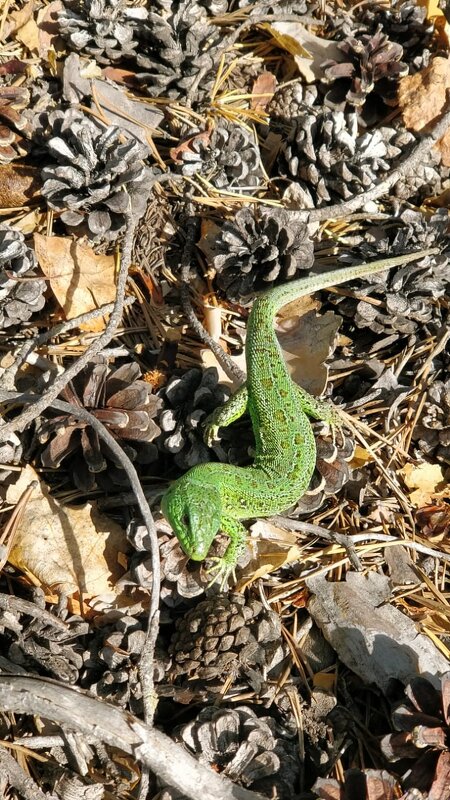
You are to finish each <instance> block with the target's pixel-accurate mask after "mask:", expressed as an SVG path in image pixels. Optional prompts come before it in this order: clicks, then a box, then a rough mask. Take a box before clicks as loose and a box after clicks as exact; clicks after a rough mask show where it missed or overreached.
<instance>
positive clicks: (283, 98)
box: [267, 80, 318, 125]
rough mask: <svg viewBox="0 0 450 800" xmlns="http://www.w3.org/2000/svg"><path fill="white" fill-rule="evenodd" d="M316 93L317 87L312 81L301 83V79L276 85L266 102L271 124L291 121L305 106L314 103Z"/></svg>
mask: <svg viewBox="0 0 450 800" xmlns="http://www.w3.org/2000/svg"><path fill="white" fill-rule="evenodd" d="M317 94H318V93H317V88H316V86H315V85H314V84H313V83H311V84H310V83H303V81H302V80H295V81H290V82H289V83H285V84H283V85H282V86H280V87H278V89H277V90H276V91H275V93H274V95H273V97H272V98H271V100H270V102H269V103H268V104H267V113H268V114H269V116H270V121H271V125H272V124H273V123H282V124H283V123H291V122H292V120H293V119H294V118H295V117H297V116H298V115H299V114H300V113H302V112H303V111H304V109H305V107H307V106H312V105H314V103H315V102H316V100H317Z"/></svg>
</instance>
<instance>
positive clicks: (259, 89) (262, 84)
mask: <svg viewBox="0 0 450 800" xmlns="http://www.w3.org/2000/svg"><path fill="white" fill-rule="evenodd" d="M276 85H277V79H276V77H275V75H273V74H272V73H271V72H261V74H260V75H258V77H257V78H256V81H255V82H254V84H253V88H252V99H251V101H250V108H254V109H255V110H257V111H264V110H265V108H266V106H267V104H268V103H269V102H270V99H271V98H272V97H273V93H274V91H275V89H276Z"/></svg>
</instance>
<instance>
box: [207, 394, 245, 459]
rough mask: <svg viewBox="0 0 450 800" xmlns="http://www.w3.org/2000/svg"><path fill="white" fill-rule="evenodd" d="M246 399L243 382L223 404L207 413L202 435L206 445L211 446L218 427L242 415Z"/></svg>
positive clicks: (228, 423)
mask: <svg viewBox="0 0 450 800" xmlns="http://www.w3.org/2000/svg"><path fill="white" fill-rule="evenodd" d="M247 401H248V392H247V386H246V384H245V383H244V384H243V386H240V387H239V389H238V390H237V392H235V393H234V394H232V395H231V397H230V398H229V399H228V400H227V402H226V403H224V404H223V406H219V407H218V408H216V409H215V410H214V411H213V412H212V414H210V415H209V417H208V418H207V420H206V423H205V433H204V436H203V438H204V440H205V443H206V444H207V445H208V447H211V445H212V443H213V441H214V440H215V439H217V438H218V437H217V431H218V430H219V428H226V426H227V425H231V423H232V422H234V421H235V420H237V419H239V417H242V415H243V414H244V413H245V410H246V408H247Z"/></svg>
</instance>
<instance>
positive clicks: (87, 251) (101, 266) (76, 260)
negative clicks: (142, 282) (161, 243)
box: [34, 233, 116, 331]
mask: <svg viewBox="0 0 450 800" xmlns="http://www.w3.org/2000/svg"><path fill="white" fill-rule="evenodd" d="M34 247H35V251H36V257H37V260H38V262H39V266H40V268H41V269H42V272H43V273H44V275H45V276H46V277H47V278H49V283H50V287H51V289H52V291H53V293H54V295H55V297H56V299H57V301H58V303H59V304H60V305H61V306H62V308H63V309H64V313H65V315H66V319H72V317H77V316H78V315H79V314H84V313H85V312H87V311H93V310H94V309H95V308H99V307H100V306H102V305H104V304H105V303H112V302H113V301H114V299H115V296H116V263H115V258H114V256H109V255H100V254H98V253H95V252H94V250H93V249H92V247H89V245H86V244H79V243H78V242H74V241H73V240H72V239H70V238H69V237H68V236H66V237H58V236H41V234H40V233H36V234H35V235H34ZM81 327H82V329H83V330H88V331H101V330H103V328H104V327H105V321H104V318H103V319H102V318H100V319H95V320H92V321H91V322H89V323H86V325H84V326H81Z"/></svg>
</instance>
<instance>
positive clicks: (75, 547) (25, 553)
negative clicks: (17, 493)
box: [9, 466, 125, 599]
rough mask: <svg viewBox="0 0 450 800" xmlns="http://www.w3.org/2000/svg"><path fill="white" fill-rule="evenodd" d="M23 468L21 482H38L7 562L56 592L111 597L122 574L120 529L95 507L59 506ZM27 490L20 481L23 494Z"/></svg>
mask: <svg viewBox="0 0 450 800" xmlns="http://www.w3.org/2000/svg"><path fill="white" fill-rule="evenodd" d="M27 470H28V472H27V475H26V481H25V483H26V482H28V485H29V484H30V483H31V482H32V481H36V488H35V489H34V490H33V492H32V494H31V497H30V499H29V501H28V503H27V504H26V507H25V510H24V513H23V516H22V518H21V519H20V521H19V523H18V525H17V529H16V533H15V538H14V546H13V548H12V550H11V552H10V554H9V561H10V563H11V564H13V565H14V566H16V567H17V568H18V569H21V570H24V572H26V573H27V574H29V575H30V576H31V577H32V578H34V579H35V582H37V583H38V584H43V585H44V586H45V587H48V588H49V589H52V590H54V591H56V592H57V593H58V594H59V593H64V594H75V593H77V592H78V593H80V594H81V593H82V594H83V595H84V596H85V599H86V598H90V597H97V596H98V595H111V599H112V597H113V596H114V587H115V584H116V582H117V580H118V579H119V577H120V575H121V569H120V567H119V565H118V564H119V554H120V552H121V550H123V548H124V541H125V535H124V532H123V530H122V529H121V528H120V526H119V525H117V523H115V522H114V521H113V520H111V519H110V518H109V517H105V516H103V515H102V514H100V513H99V511H98V510H97V508H96V506H95V505H94V504H90V503H87V504H86V505H85V506H83V507H81V508H69V507H67V506H61V505H60V504H59V503H58V502H57V500H55V499H54V498H53V497H51V496H50V494H49V492H48V489H47V487H46V486H45V484H43V483H41V482H40V481H39V477H38V475H37V473H35V472H34V470H33V469H32V468H31V467H30V466H28V467H27ZM25 488H26V487H25V486H24V482H22V491H24V490H25Z"/></svg>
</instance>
